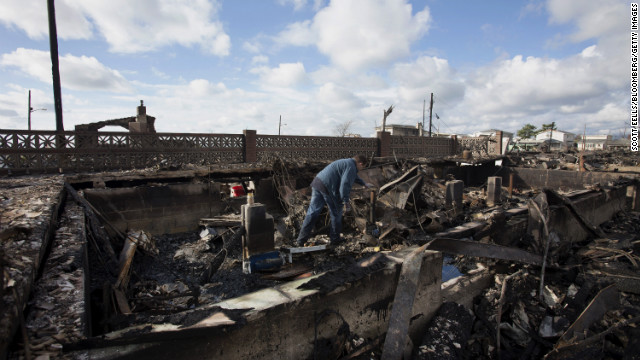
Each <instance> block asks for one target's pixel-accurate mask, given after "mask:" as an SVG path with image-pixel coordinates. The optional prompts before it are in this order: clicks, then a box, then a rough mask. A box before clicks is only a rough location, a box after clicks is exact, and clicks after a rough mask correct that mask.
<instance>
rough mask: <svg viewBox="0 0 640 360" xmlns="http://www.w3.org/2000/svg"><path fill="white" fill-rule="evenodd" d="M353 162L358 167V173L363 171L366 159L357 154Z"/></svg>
mask: <svg viewBox="0 0 640 360" xmlns="http://www.w3.org/2000/svg"><path fill="white" fill-rule="evenodd" d="M353 160H355V162H356V166H357V167H358V171H360V170H362V169H364V168H365V166H367V157H366V156H364V155H362V154H358V155H356V156H354V157H353Z"/></svg>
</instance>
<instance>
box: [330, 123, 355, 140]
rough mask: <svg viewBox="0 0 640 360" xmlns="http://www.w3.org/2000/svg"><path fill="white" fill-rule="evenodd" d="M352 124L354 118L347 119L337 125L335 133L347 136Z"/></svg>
mask: <svg viewBox="0 0 640 360" xmlns="http://www.w3.org/2000/svg"><path fill="white" fill-rule="evenodd" d="M352 124H353V120H347V121H345V122H342V123H340V124H338V125H336V127H335V128H334V129H333V133H334V134H335V135H336V136H340V137H345V136H347V134H349V133H350V130H351V125H352Z"/></svg>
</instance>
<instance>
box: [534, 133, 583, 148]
mask: <svg viewBox="0 0 640 360" xmlns="http://www.w3.org/2000/svg"><path fill="white" fill-rule="evenodd" d="M575 139H576V134H574V133H570V132H567V131H562V130H544V131H541V132H539V133H538V134H537V135H536V140H540V141H542V142H543V143H545V144H546V146H548V148H549V150H550V151H567V150H569V149H573V148H574V145H573V144H574V141H575Z"/></svg>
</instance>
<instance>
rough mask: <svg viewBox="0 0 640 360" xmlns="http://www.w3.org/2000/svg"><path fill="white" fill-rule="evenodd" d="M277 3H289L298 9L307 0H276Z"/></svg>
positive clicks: (304, 4) (305, 3) (303, 5)
mask: <svg viewBox="0 0 640 360" xmlns="http://www.w3.org/2000/svg"><path fill="white" fill-rule="evenodd" d="M278 4H280V5H289V4H291V5H292V6H293V9H294V10H296V11H298V10H301V9H302V8H303V7H305V6H306V5H307V0H278Z"/></svg>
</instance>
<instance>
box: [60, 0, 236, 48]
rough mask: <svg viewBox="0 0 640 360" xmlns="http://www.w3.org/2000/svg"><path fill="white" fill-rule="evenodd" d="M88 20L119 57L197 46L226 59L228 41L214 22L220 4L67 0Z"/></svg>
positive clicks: (175, 0)
mask: <svg viewBox="0 0 640 360" xmlns="http://www.w3.org/2000/svg"><path fill="white" fill-rule="evenodd" d="M67 1H70V2H71V1H73V2H74V4H75V5H76V6H77V7H79V8H81V9H82V11H83V12H84V14H85V15H86V16H87V17H89V18H91V19H92V20H93V22H94V24H95V26H96V28H97V29H98V31H99V32H100V33H101V35H102V36H103V37H104V38H105V39H106V41H107V42H108V43H109V45H110V47H111V51H114V52H118V53H136V52H143V51H152V50H157V49H158V48H160V47H162V46H167V45H172V44H179V45H182V46H192V45H199V46H200V47H201V48H202V49H203V50H204V51H205V52H208V53H211V54H214V55H218V56H225V55H228V54H229V49H230V47H231V41H230V38H229V36H228V35H227V34H226V33H225V32H224V29H223V27H222V23H221V22H219V21H211V19H212V18H215V17H216V15H217V11H218V8H219V4H218V3H217V2H215V1H213V2H212V1H206V0H188V1H178V0H159V1H154V0H137V1H135V2H132V1H129V0H111V1H109V2H105V1H102V0H67Z"/></svg>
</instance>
